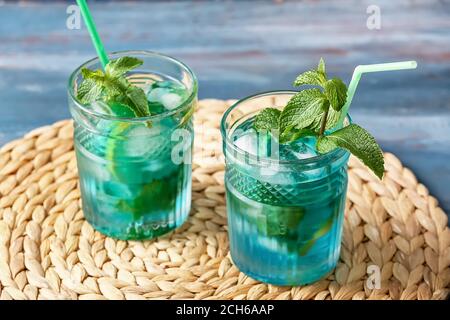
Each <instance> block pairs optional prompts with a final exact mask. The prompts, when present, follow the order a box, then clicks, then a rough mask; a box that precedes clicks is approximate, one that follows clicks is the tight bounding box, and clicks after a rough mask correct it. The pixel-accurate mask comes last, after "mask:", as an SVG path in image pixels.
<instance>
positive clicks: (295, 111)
mask: <svg viewBox="0 0 450 320" xmlns="http://www.w3.org/2000/svg"><path fill="white" fill-rule="evenodd" d="M326 104H327V99H326V97H325V95H324V94H323V93H322V92H321V91H320V90H319V89H307V90H302V91H300V92H299V93H297V94H296V95H295V96H293V97H292V98H291V100H289V102H288V104H287V105H286V107H285V108H284V109H283V111H282V112H281V115H280V131H281V132H280V133H281V134H288V133H289V131H290V130H292V129H294V128H296V129H305V128H308V127H309V126H310V125H311V124H314V123H315V120H316V119H317V118H320V117H321V115H322V114H323V113H324V111H325V110H324V108H325V107H326ZM314 127H316V126H314Z"/></svg>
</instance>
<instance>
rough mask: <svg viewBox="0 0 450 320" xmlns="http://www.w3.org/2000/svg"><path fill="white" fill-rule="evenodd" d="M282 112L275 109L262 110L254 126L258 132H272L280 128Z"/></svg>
mask: <svg viewBox="0 0 450 320" xmlns="http://www.w3.org/2000/svg"><path fill="white" fill-rule="evenodd" d="M280 115H281V111H280V110H278V109H275V108H266V109H264V110H262V111H261V112H260V113H259V114H258V115H257V116H256V118H255V122H254V124H253V126H254V128H255V130H256V131H271V130H273V129H278V128H279V123H280V121H279V120H280Z"/></svg>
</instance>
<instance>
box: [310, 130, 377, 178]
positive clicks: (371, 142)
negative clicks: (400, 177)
mask: <svg viewBox="0 0 450 320" xmlns="http://www.w3.org/2000/svg"><path fill="white" fill-rule="evenodd" d="M338 147H341V148H344V149H347V150H348V151H350V152H351V153H352V154H354V155H355V156H356V157H358V158H359V159H361V161H362V162H363V163H364V164H365V165H366V166H368V167H369V168H370V169H371V170H372V171H373V172H374V173H375V174H376V175H377V177H378V178H380V179H381V178H382V177H383V174H384V158H383V152H382V151H381V149H380V147H379V146H378V144H377V142H376V141H375V138H374V137H373V136H372V135H371V134H370V133H369V132H367V131H366V130H365V129H363V128H362V127H360V126H358V125H357V124H350V125H348V126H346V127H344V128H342V129H339V130H337V131H335V132H333V133H331V134H329V135H326V136H321V137H319V139H318V140H317V151H319V152H320V153H327V152H330V151H333V150H334V149H336V148H338Z"/></svg>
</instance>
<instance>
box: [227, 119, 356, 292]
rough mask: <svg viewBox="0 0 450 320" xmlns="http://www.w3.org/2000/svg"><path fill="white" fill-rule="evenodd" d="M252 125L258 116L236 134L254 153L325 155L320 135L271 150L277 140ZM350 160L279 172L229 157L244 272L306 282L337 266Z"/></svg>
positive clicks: (235, 254) (233, 232)
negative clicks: (317, 141)
mask: <svg viewBox="0 0 450 320" xmlns="http://www.w3.org/2000/svg"><path fill="white" fill-rule="evenodd" d="M251 126H252V119H250V120H247V121H246V122H244V123H243V124H241V125H240V126H239V127H238V129H241V130H239V131H240V135H239V136H236V137H235V139H236V140H235V144H236V145H238V146H239V147H240V148H243V149H247V151H249V152H250V153H251V154H254V155H258V156H260V157H261V158H264V157H267V156H268V155H269V154H272V155H274V154H277V155H278V156H279V158H280V160H291V161H292V160H299V161H300V159H307V158H311V157H314V156H316V155H317V153H316V151H315V147H314V146H315V139H313V138H305V139H302V140H299V141H296V142H294V143H292V144H290V145H281V146H280V149H279V150H271V148H270V147H268V146H269V145H270V144H269V143H268V142H270V141H268V140H270V139H271V138H270V137H267V136H264V135H262V136H261V135H256V133H255V132H254V131H253V129H252V128H251ZM236 131H238V130H237V129H236ZM347 159H348V154H346V155H345V156H344V157H343V158H342V159H339V160H337V161H335V162H333V163H324V164H323V165H322V164H321V165H319V166H317V167H316V168H314V169H311V170H304V171H302V170H300V171H299V170H295V169H294V168H292V170H286V168H284V169H281V170H278V171H275V168H260V167H257V166H255V165H251V164H248V163H246V161H245V160H244V159H236V158H233V157H229V156H228V155H227V171H226V176H225V185H226V191H227V207H228V224H229V236H230V247H231V248H230V250H231V255H232V258H233V261H234V263H235V264H236V265H237V266H238V268H239V269H240V270H241V271H243V272H244V273H246V274H248V275H250V276H251V277H253V278H255V279H257V280H260V281H263V282H268V283H272V284H276V285H299V284H306V283H311V282H314V281H316V280H318V279H320V278H322V277H324V276H325V275H327V274H328V273H329V272H331V271H332V270H333V269H334V267H335V266H336V262H337V260H338V257H339V250H340V240H341V233H342V222H343V213H344V207H345V194H346V187H347V171H346V169H347V168H346V163H347ZM278 169H280V168H278ZM271 171H273V172H271Z"/></svg>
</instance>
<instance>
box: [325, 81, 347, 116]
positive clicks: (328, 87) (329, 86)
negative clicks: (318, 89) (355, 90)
mask: <svg viewBox="0 0 450 320" xmlns="http://www.w3.org/2000/svg"><path fill="white" fill-rule="evenodd" d="M324 89H325V95H326V96H327V98H328V100H329V101H330V105H331V107H332V108H333V109H334V110H336V111H339V110H341V109H342V107H343V106H344V104H345V101H346V100H347V86H346V85H345V83H344V82H342V80H341V79H338V78H334V79H331V80H328V81H327V82H326V83H325V86H324Z"/></svg>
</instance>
